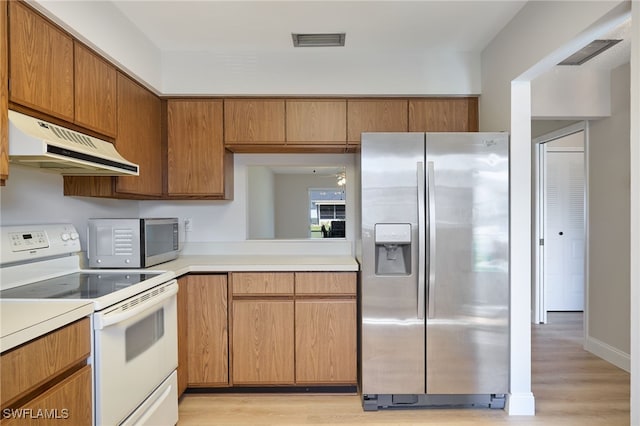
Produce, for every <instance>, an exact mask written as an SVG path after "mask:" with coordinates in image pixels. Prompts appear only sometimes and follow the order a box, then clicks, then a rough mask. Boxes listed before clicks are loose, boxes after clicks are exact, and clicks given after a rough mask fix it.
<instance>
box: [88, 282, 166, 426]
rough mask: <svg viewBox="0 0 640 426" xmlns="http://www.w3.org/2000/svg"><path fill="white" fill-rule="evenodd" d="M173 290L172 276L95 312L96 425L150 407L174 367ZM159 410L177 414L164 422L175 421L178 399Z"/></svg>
mask: <svg viewBox="0 0 640 426" xmlns="http://www.w3.org/2000/svg"><path fill="white" fill-rule="evenodd" d="M177 292H178V284H177V282H176V281H175V280H173V281H171V282H168V283H165V284H162V285H160V286H158V287H154V288H152V289H151V290H148V291H145V292H143V293H140V294H138V295H136V296H135V297H132V298H130V299H127V300H125V301H124V302H121V303H118V304H116V305H114V306H111V307H109V308H107V309H105V310H103V311H100V312H97V313H95V314H94V330H95V331H94V334H95V337H94V339H95V348H94V354H95V362H94V371H95V388H96V389H95V398H96V400H95V402H96V404H95V410H96V417H95V420H96V424H97V425H118V424H120V423H121V422H123V421H124V420H125V419H126V418H127V417H128V416H130V415H131V414H132V413H133V412H134V411H135V410H137V409H138V407H140V406H143V407H144V406H145V405H148V403H147V404H144V403H145V400H147V398H148V397H149V396H150V395H152V394H153V393H154V391H155V390H156V389H157V388H158V387H159V386H160V385H161V384H162V383H163V382H165V379H167V377H169V376H170V375H171V373H172V372H173V371H174V370H175V369H176V368H177V366H178V348H177V346H178V337H177V307H176V294H177ZM145 409H146V408H145ZM158 409H159V410H162V411H163V412H166V411H169V412H171V413H175V418H167V419H166V424H167V425H174V424H175V423H177V421H178V401H177V399H175V400H172V399H165V400H163V402H162V405H161V406H160V407H158ZM171 417H173V416H171Z"/></svg>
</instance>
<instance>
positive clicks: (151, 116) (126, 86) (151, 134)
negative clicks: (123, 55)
mask: <svg viewBox="0 0 640 426" xmlns="http://www.w3.org/2000/svg"><path fill="white" fill-rule="evenodd" d="M161 114H162V110H161V101H160V99H159V98H158V97H157V96H156V95H155V94H153V93H151V92H150V91H149V90H147V89H146V88H144V87H142V86H140V85H139V84H138V83H136V82H135V81H133V80H131V79H130V78H128V77H127V76H125V75H123V74H121V73H118V137H117V138H116V146H117V147H118V151H119V152H120V154H121V155H122V156H123V157H124V158H126V159H127V160H129V161H132V162H134V163H136V164H138V165H139V166H140V175H139V176H120V177H117V178H116V191H117V192H118V193H126V194H138V195H149V196H156V197H159V196H161V195H162V158H163V151H162V122H161V120H162V119H161Z"/></svg>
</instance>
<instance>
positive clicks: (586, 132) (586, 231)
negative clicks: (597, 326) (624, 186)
mask: <svg viewBox="0 0 640 426" xmlns="http://www.w3.org/2000/svg"><path fill="white" fill-rule="evenodd" d="M589 140H590V138H589V122H588V121H587V122H585V126H584V177H585V179H584V315H583V316H582V333H583V337H582V338H583V340H582V341H583V342H585V344H586V341H587V336H589V287H590V284H589V244H590V241H591V239H590V237H589V180H590V179H589V173H590V172H589V161H590V160H589V158H590V154H589V153H590V151H591V150H590V149H589Z"/></svg>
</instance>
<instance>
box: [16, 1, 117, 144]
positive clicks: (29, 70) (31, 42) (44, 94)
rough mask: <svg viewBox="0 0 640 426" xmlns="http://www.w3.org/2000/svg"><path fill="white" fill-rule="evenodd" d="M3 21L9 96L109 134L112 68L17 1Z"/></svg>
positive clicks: (112, 112) (112, 109)
mask: <svg viewBox="0 0 640 426" xmlns="http://www.w3.org/2000/svg"><path fill="white" fill-rule="evenodd" d="M9 21H10V25H9V28H10V30H9V31H10V34H9V43H10V45H9V46H10V49H9V51H10V61H9V66H10V69H9V78H10V81H11V85H10V100H11V102H14V103H16V104H20V105H22V106H25V107H27V108H31V109H34V110H36V111H39V112H42V113H44V114H47V115H51V116H54V117H57V118H60V119H63V120H65V121H68V122H71V123H74V124H77V125H79V126H82V127H85V128H87V129H90V130H93V131H95V132H98V133H100V134H103V135H106V136H108V137H111V138H113V137H115V136H116V132H117V128H116V125H117V123H116V68H115V67H114V66H113V65H111V64H110V63H109V62H107V61H106V60H105V59H103V58H102V57H101V56H99V55H97V54H95V53H94V52H93V51H91V50H90V49H89V48H87V47H86V46H84V45H83V44H81V43H80V42H78V41H75V40H74V39H73V38H72V37H71V36H70V35H69V34H67V33H66V32H64V31H63V30H61V29H60V28H58V27H57V26H55V25H54V24H52V23H51V22H49V21H48V20H46V19H45V18H43V17H42V16H40V15H39V14H38V13H37V12H35V11H33V10H32V9H30V8H29V7H28V6H26V5H25V4H23V3H22V2H18V1H11V2H9Z"/></svg>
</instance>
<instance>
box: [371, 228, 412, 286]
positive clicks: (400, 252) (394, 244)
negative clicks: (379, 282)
mask: <svg viewBox="0 0 640 426" xmlns="http://www.w3.org/2000/svg"><path fill="white" fill-rule="evenodd" d="M374 233H375V238H374V239H375V245H376V248H375V252H376V275H410V274H411V224H410V223H376V225H375V232H374Z"/></svg>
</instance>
